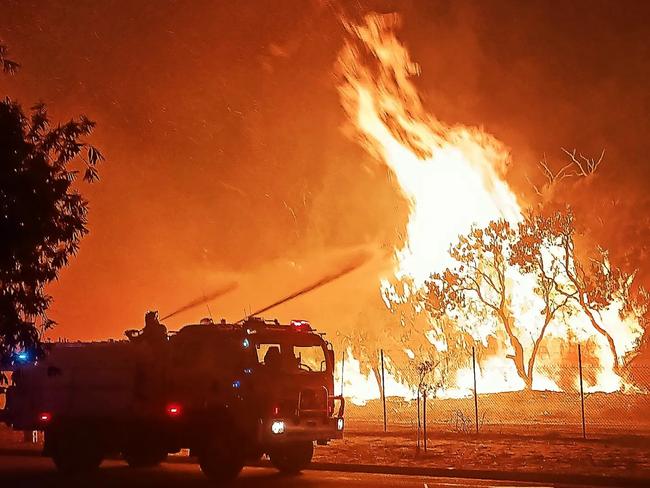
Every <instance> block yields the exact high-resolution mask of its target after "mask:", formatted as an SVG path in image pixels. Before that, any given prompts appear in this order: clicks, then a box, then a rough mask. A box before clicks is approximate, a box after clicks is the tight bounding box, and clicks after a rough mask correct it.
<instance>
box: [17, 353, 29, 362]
mask: <svg viewBox="0 0 650 488" xmlns="http://www.w3.org/2000/svg"><path fill="white" fill-rule="evenodd" d="M16 357H17V358H18V360H19V361H23V362H24V361H28V360H29V354H28V353H27V351H23V352H19V353H18V354H17V355H16Z"/></svg>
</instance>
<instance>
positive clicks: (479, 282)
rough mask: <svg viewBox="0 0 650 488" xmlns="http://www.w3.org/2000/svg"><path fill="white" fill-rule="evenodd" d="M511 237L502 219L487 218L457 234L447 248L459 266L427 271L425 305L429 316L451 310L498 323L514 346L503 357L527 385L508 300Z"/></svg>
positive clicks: (529, 375)
mask: <svg viewBox="0 0 650 488" xmlns="http://www.w3.org/2000/svg"><path fill="white" fill-rule="evenodd" d="M516 237H517V234H516V231H515V230H514V229H513V228H512V227H511V226H510V224H509V223H508V222H507V221H505V220H499V221H494V222H490V224H489V225H488V226H487V227H485V228H483V229H481V228H477V227H475V228H473V229H472V230H471V231H470V233H469V234H467V235H465V236H460V237H459V241H458V243H457V244H456V245H455V246H453V247H452V248H451V250H450V254H451V256H452V257H453V258H454V259H455V260H456V261H457V262H458V266H456V267H455V268H453V269H452V268H448V269H446V270H445V271H443V272H442V273H434V274H433V275H432V276H431V278H430V280H429V282H428V292H429V295H428V299H427V304H426V305H427V309H428V310H429V312H430V313H431V314H432V315H433V316H434V317H442V316H443V315H445V314H449V313H452V314H459V315H461V316H464V317H465V318H466V319H470V320H472V319H473V321H475V322H476V321H478V322H479V323H480V322H483V321H485V320H488V319H493V320H495V321H496V322H497V323H499V324H501V325H502V326H503V329H504V331H505V332H506V335H507V337H508V341H509V342H510V346H511V347H512V351H513V353H512V354H510V355H509V356H508V358H509V359H512V361H513V362H514V365H515V369H516V370H517V374H518V375H519V377H520V378H521V379H522V380H523V381H524V383H525V384H526V386H527V387H528V388H530V387H531V386H532V381H533V379H532V371H528V370H527V368H526V362H525V360H524V347H523V345H522V344H521V341H520V340H519V338H518V337H517V334H516V326H515V316H514V313H513V310H512V307H511V303H510V299H511V297H512V292H513V289H512V288H513V283H512V282H511V280H509V279H508V278H507V276H506V275H507V273H508V269H509V268H510V267H511V263H510V256H511V253H512V246H513V245H514V242H515V241H516Z"/></svg>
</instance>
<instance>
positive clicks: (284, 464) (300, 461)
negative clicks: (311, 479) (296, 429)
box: [269, 441, 314, 474]
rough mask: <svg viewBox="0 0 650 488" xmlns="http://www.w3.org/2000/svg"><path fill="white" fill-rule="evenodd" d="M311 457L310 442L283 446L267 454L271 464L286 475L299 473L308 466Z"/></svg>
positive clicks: (311, 443) (311, 447)
mask: <svg viewBox="0 0 650 488" xmlns="http://www.w3.org/2000/svg"><path fill="white" fill-rule="evenodd" d="M313 455H314V443H313V442H311V441H305V442H291V443H287V444H283V445H280V446H277V447H275V448H273V449H272V450H271V451H270V452H269V458H270V459H271V464H273V466H275V467H276V468H277V469H278V470H280V472H282V473H287V474H297V473H300V471H302V470H303V469H305V468H306V467H307V466H308V465H309V463H310V462H311V458H312V456H313Z"/></svg>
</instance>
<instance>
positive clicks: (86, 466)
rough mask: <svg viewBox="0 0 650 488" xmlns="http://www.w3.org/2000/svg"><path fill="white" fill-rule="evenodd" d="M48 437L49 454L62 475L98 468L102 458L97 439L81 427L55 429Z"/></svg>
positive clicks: (102, 454) (89, 431)
mask: <svg viewBox="0 0 650 488" xmlns="http://www.w3.org/2000/svg"><path fill="white" fill-rule="evenodd" d="M47 435H49V436H50V439H49V440H48V441H49V452H50V456H51V457H52V461H54V465H55V466H56V468H57V469H58V470H59V471H61V472H62V473H68V474H73V473H80V472H87V471H93V470H96V469H97V468H99V465H100V464H101V463H102V460H103V458H104V453H103V450H102V448H101V445H100V442H99V439H98V437H97V436H96V435H94V433H93V432H92V431H91V430H89V429H85V428H84V427H83V426H69V427H63V428H57V429H55V430H52V431H50V432H48V433H47Z"/></svg>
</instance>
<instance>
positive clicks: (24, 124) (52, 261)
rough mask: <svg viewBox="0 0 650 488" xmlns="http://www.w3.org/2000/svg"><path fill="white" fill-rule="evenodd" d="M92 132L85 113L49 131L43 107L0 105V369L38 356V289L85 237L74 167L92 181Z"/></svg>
mask: <svg viewBox="0 0 650 488" xmlns="http://www.w3.org/2000/svg"><path fill="white" fill-rule="evenodd" d="M5 53H6V48H5V47H4V46H0V63H1V64H2V69H3V71H6V72H13V71H15V69H16V68H17V66H18V65H17V64H16V63H14V62H12V61H9V60H7V59H6V58H5ZM94 127H95V123H94V122H92V121H91V120H89V119H88V118H86V117H85V116H81V117H80V118H79V119H76V120H70V121H69V122H67V123H65V124H62V125H57V126H51V125H50V122H49V119H48V114H47V110H46V108H45V105H43V104H42V103H41V104H38V105H36V106H34V107H33V108H32V109H31V111H30V112H29V113H28V114H26V113H24V112H23V110H22V108H21V107H20V105H18V104H17V103H16V102H14V101H12V100H10V99H8V98H6V99H4V100H2V101H1V102H0V236H2V238H1V239H0V366H4V367H6V366H10V365H11V364H13V363H15V362H16V361H18V360H19V359H20V360H33V359H37V358H38V357H40V356H41V355H42V354H43V351H44V347H43V344H42V342H41V341H42V338H43V333H44V331H45V330H47V329H48V328H50V327H52V326H53V325H54V322H53V321H52V320H51V319H50V318H49V317H48V316H47V309H48V305H49V304H50V301H51V297H50V296H48V295H47V294H46V292H45V286H46V285H47V284H48V283H50V282H51V281H53V280H55V279H56V278H57V276H58V272H59V270H60V269H61V268H62V267H63V266H65V265H66V264H67V263H68V260H69V258H70V256H71V255H73V254H75V253H76V251H77V249H78V247H79V241H80V239H81V238H82V236H83V235H84V234H86V233H87V232H88V230H87V228H86V216H87V212H88V203H87V201H86V200H85V199H84V198H83V197H82V196H81V194H80V193H79V192H78V190H76V189H75V182H76V181H77V177H78V174H79V169H82V170H83V179H84V180H85V181H87V182H92V181H95V180H97V178H98V174H97V170H96V166H97V164H98V163H99V162H100V161H101V160H102V159H103V157H102V155H101V154H100V152H99V151H98V150H97V149H96V148H95V147H94V146H92V145H90V144H88V143H87V142H85V140H84V139H85V137H86V136H88V135H89V134H91V132H92V131H93V129H94ZM0 379H2V378H0Z"/></svg>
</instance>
